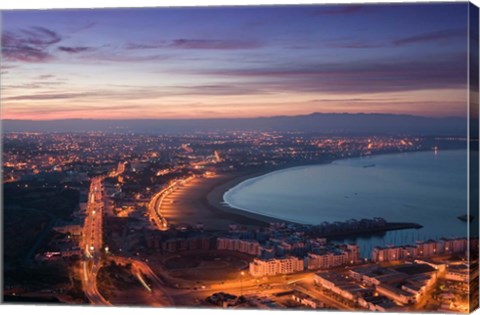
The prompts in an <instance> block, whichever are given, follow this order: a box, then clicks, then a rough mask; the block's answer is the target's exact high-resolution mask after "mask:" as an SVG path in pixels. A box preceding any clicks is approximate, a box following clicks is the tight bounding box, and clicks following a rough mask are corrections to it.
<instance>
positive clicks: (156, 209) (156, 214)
mask: <svg viewBox="0 0 480 315" xmlns="http://www.w3.org/2000/svg"><path fill="white" fill-rule="evenodd" d="M195 177H196V176H195V175H191V176H189V177H186V178H183V179H177V180H174V181H173V182H172V183H170V184H169V185H168V186H167V187H166V188H164V189H162V190H161V191H159V192H158V193H156V194H155V195H154V196H153V197H152V199H151V200H150V202H149V203H148V205H147V212H148V216H149V218H150V220H152V221H153V222H154V223H155V226H156V227H157V229H159V230H161V231H166V230H168V222H167V219H165V217H164V216H163V215H162V212H161V208H162V203H163V201H164V199H165V197H167V196H168V195H169V194H170V193H172V192H173V191H175V189H176V188H178V187H180V186H181V185H184V184H187V183H188V182H190V181H191V180H193V179H194V178H195Z"/></svg>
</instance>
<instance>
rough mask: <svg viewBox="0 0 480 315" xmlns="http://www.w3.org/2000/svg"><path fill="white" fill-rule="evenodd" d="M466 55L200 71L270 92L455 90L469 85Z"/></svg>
mask: <svg viewBox="0 0 480 315" xmlns="http://www.w3.org/2000/svg"><path fill="white" fill-rule="evenodd" d="M466 68H467V67H466V60H465V58H464V56H456V55H454V56H448V57H445V58H436V59H435V58H429V59H428V58H426V59H418V60H410V61H408V60H406V61H403V62H402V61H398V62H392V61H389V60H383V61H382V60H371V61H364V62H362V63H357V62H355V63H338V64H311V65H301V64H298V65H292V66H289V67H282V68H267V67H266V68H250V69H245V68H244V69H224V70H217V71H211V70H207V71H204V72H199V73H198V74H200V75H211V76H214V77H218V76H226V77H240V78H242V80H245V81H247V82H248V81H251V82H256V84H258V85H259V86H262V87H263V88H264V89H265V90H266V91H278V90H283V91H288V90H295V91H302V92H315V91H329V92H342V93H375V92H392V91H411V90H419V89H433V88H454V87H460V86H464V85H466Z"/></svg>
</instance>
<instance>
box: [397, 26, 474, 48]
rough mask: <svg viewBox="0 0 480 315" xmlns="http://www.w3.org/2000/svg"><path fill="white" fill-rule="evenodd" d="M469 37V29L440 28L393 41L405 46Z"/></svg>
mask: <svg viewBox="0 0 480 315" xmlns="http://www.w3.org/2000/svg"><path fill="white" fill-rule="evenodd" d="M462 37H463V38H465V39H466V38H467V30H466V29H463V28H460V29H449V30H440V31H436V32H429V33H424V34H419V35H415V36H410V37H405V38H400V39H397V40H395V41H393V44H394V45H395V46H405V45H410V44H417V43H425V42H433V41H446V40H450V39H455V38H462Z"/></svg>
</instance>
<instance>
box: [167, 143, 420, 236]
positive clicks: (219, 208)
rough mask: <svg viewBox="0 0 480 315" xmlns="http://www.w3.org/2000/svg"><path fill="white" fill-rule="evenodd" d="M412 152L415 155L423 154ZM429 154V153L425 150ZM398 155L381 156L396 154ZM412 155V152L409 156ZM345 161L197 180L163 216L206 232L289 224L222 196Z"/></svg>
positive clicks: (176, 196) (169, 203)
mask: <svg viewBox="0 0 480 315" xmlns="http://www.w3.org/2000/svg"><path fill="white" fill-rule="evenodd" d="M421 151H424V150H419V151H412V152H421ZM425 151H426V150H425ZM394 153H399V152H391V153H382V154H394ZM409 153H410V152H409ZM346 158H358V157H345V158H339V157H336V158H325V159H323V160H317V161H310V162H305V161H303V162H294V163H286V164H283V165H279V166H272V167H265V168H263V169H260V168H256V169H250V170H245V171H239V172H232V173H222V174H219V175H217V176H215V177H213V178H197V179H195V180H193V181H192V182H191V183H189V184H187V185H186V186H184V187H181V188H180V189H179V190H178V191H175V192H174V193H172V194H171V195H169V196H168V197H167V198H166V199H165V202H164V204H165V206H162V210H161V211H162V214H163V215H164V216H165V217H166V219H167V221H168V222H169V223H170V224H175V225H177V224H188V225H195V224H197V223H202V224H203V225H204V227H205V229H210V230H227V229H228V227H229V225H230V224H238V225H242V226H250V227H258V226H266V225H268V224H269V223H270V222H288V221H286V220H282V219H278V218H275V217H269V216H265V215H261V214H257V213H253V212H248V211H245V210H242V209H237V208H234V207H230V206H229V205H228V204H226V203H224V200H223V196H224V194H225V193H226V192H227V191H228V190H229V189H231V188H233V187H235V186H236V185H238V184H240V183H241V182H244V181H246V180H248V179H250V178H254V177H259V176H262V175H265V174H268V173H271V172H275V171H279V170H282V169H287V168H292V167H301V166H309V165H324V164H329V163H332V162H333V161H336V160H341V159H346Z"/></svg>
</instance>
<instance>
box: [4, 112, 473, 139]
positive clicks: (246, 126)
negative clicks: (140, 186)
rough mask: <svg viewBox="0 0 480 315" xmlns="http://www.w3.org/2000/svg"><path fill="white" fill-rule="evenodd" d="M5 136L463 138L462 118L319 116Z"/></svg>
mask: <svg viewBox="0 0 480 315" xmlns="http://www.w3.org/2000/svg"><path fill="white" fill-rule="evenodd" d="M2 123H3V130H4V132H85V131H105V132H139V133H150V134H152V133H186V132H194V131H195V132H208V131H235V130H252V131H279V132H282V131H283V132H285V131H299V132H314V133H321V134H336V135H417V136H429V135H430V136H431V135H437V136H444V135H450V136H455V135H457V136H465V135H466V134H467V125H466V123H465V118H462V117H446V118H432V117H423V116H413V115H393V114H362V113H359V114H347V113H336V114H323V113H313V114H309V115H299V116H273V117H259V118H223V119H221V118H219V119H129V120H96V119H63V120H48V121H33V120H11V119H5V120H3V121H2Z"/></svg>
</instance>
